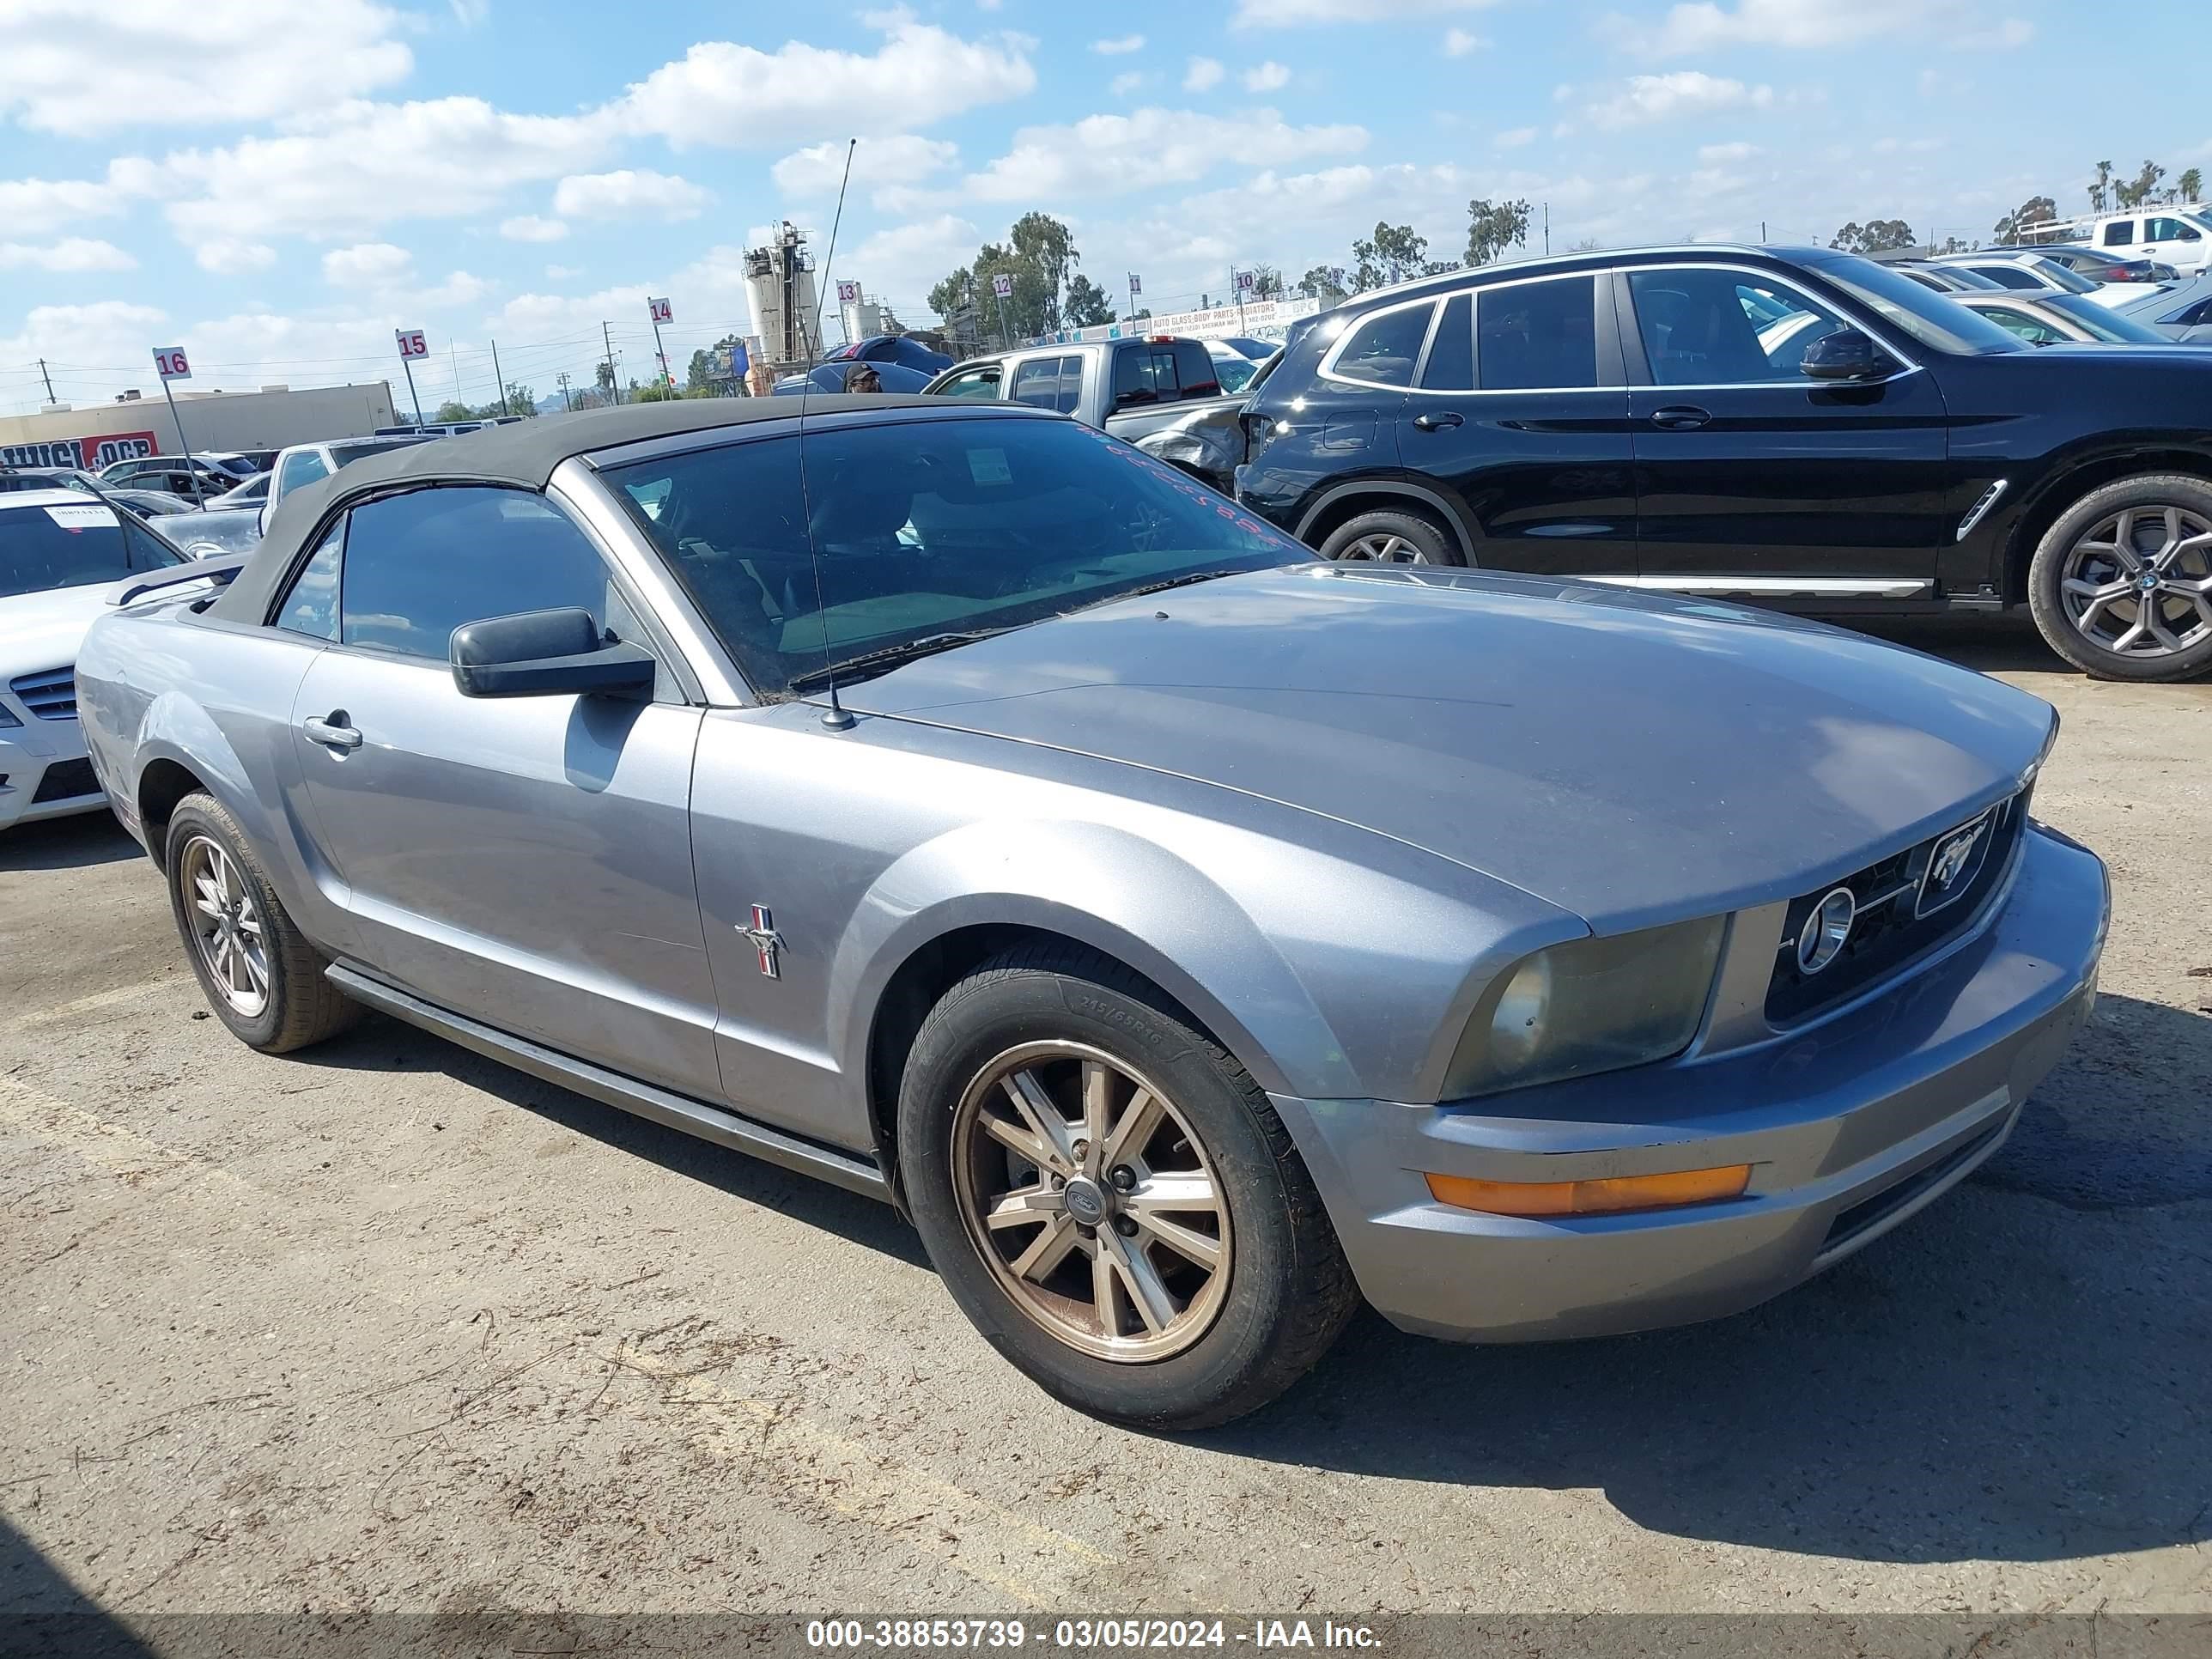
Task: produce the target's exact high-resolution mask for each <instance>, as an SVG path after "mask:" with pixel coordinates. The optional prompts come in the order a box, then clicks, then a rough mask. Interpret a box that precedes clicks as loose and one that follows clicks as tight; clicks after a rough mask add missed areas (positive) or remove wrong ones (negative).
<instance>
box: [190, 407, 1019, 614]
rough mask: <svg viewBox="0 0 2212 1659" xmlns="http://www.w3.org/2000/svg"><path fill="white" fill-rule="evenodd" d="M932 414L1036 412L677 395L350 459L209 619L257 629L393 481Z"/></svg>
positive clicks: (533, 484)
mask: <svg viewBox="0 0 2212 1659" xmlns="http://www.w3.org/2000/svg"><path fill="white" fill-rule="evenodd" d="M905 409H931V410H944V411H945V412H946V413H948V414H949V413H963V414H969V415H974V414H990V413H993V412H999V413H1006V414H1015V413H1021V414H1029V415H1035V414H1036V413H1038V412H1039V411H1037V410H1033V409H1024V408H1023V407H1021V406H1020V405H1011V406H1009V405H994V404H980V403H972V402H967V401H961V400H953V399H948V398H922V397H898V396H891V395H886V394H884V393H881V392H877V393H868V392H861V393H857V394H855V393H848V392H839V393H826V392H825V393H817V394H812V395H810V396H807V397H805V398H675V399H671V400H670V401H668V402H665V403H651V404H623V405H621V406H619V407H617V408H614V409H588V410H581V411H580V412H578V413H575V414H562V415H547V416H542V417H540V418H538V419H536V420H527V421H516V422H512V423H511V424H509V425H507V426H494V427H486V428H483V430H481V431H477V432H464V433H460V434H458V435H455V436H453V437H449V438H437V439H434V440H432V441H430V442H428V443H416V444H404V445H402V446H401V447H398V448H397V449H393V450H390V451H388V452H386V453H384V454H381V455H371V456H369V457H368V458H367V459H364V460H359V461H356V462H354V463H353V464H352V465H350V466H348V467H346V468H345V469H343V471H337V472H333V473H332V474H331V476H330V477H327V478H322V479H319V480H318V481H317V482H315V483H312V484H309V485H308V486H307V488H306V489H300V490H295V491H294V492H293V493H292V494H291V495H287V496H286V497H285V498H284V499H283V502H282V503H280V504H279V506H278V507H277V508H276V512H275V513H272V514H270V521H269V533H268V534H267V535H266V536H265V537H264V538H262V542H261V545H260V546H259V547H258V548H257V549H256V550H254V553H253V556H252V559H251V560H250V561H249V562H247V564H246V568H244V569H243V570H241V571H240V572H239V573H238V578H237V580H234V581H233V582H232V583H231V584H230V586H228V587H227V588H226V589H224V590H223V592H222V595H221V596H220V597H219V598H218V599H216V602H215V604H214V605H211V606H210V607H209V614H210V615H211V616H216V617H222V619H223V620H225V621H227V622H236V623H256V624H258V623H260V622H261V621H262V620H263V619H264V617H266V616H267V615H268V612H269V604H270V599H272V598H274V597H275V594H276V588H277V586H279V585H280V584H281V583H282V582H283V580H284V573H285V572H286V571H288V570H289V569H290V568H292V565H293V562H294V561H295V559H296V558H297V557H298V556H299V552H300V549H301V544H303V543H304V542H305V541H306V540H307V538H308V537H310V536H312V535H313V534H314V532H315V529H316V526H319V525H320V524H321V523H323V522H324V520H326V519H327V518H328V517H329V516H330V513H331V508H332V507H335V506H337V505H339V504H341V503H343V502H344V501H349V500H350V499H352V498H353V497H355V496H357V495H374V494H376V493H378V492H379V491H381V490H385V489H390V488H391V487H392V486H393V485H394V484H398V485H402V486H404V485H407V484H411V483H486V484H505V485H509V486H513V487H517V488H520V489H544V488H545V484H546V482H547V480H549V479H550V478H551V477H552V476H553V474H554V472H555V471H556V470H557V469H558V468H559V466H560V465H561V463H562V462H563V461H566V460H568V459H573V458H574V457H575V456H578V455H586V454H590V453H593V452H595V451H598V450H603V449H609V448H612V447H616V446H617V445H621V444H631V443H642V442H645V441H648V440H651V439H654V438H671V437H681V436H683V435H685V434H686V433H692V432H711V431H714V430H715V429H716V428H722V427H732V428H735V427H745V426H750V425H753V424H755V423H756V422H763V421H791V422H796V421H798V420H799V417H800V416H802V415H842V414H848V413H871V412H876V411H888V410H905Z"/></svg>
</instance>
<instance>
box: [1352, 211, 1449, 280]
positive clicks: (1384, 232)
mask: <svg viewBox="0 0 2212 1659" xmlns="http://www.w3.org/2000/svg"><path fill="white" fill-rule="evenodd" d="M1352 260H1353V263H1354V264H1355V266H1356V267H1357V268H1356V269H1355V270H1353V271H1352V292H1353V293H1354V294H1364V293H1366V292H1367V291H1368V290H1369V289H1376V288H1387V287H1388V286H1389V284H1391V283H1402V282H1404V281H1406V280H1407V278H1408V277H1411V276H1424V275H1425V274H1427V272H1428V270H1429V268H1430V267H1429V239H1428V238H1427V237H1425V236H1416V235H1414V234H1413V226H1411V225H1391V224H1385V223H1383V222H1382V221H1381V220H1379V219H1378V220H1377V221H1376V223H1375V234H1373V235H1372V236H1369V237H1364V238H1362V239H1361V240H1358V241H1357V242H1354V243H1353V244H1352ZM1443 268H1444V267H1439V269H1443Z"/></svg>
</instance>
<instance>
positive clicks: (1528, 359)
mask: <svg viewBox="0 0 2212 1659" xmlns="http://www.w3.org/2000/svg"><path fill="white" fill-rule="evenodd" d="M1737 316H1738V318H1739V319H1741V317H1742V313H1741V311H1738V313H1737ZM1474 336H1475V343H1474V356H1475V373H1476V374H1479V375H1480V376H1481V380H1482V389H1483V390H1484V391H1486V392H1498V391H1532V392H1533V391H1573V390H1577V389H1580V388H1583V387H1589V386H1595V385H1596V384H1597V279H1596V278H1595V276H1559V277H1554V278H1553V279H1552V280H1550V281H1548V282H1541V283H1511V284H1510V285H1508V286H1506V287H1504V288H1492V289H1483V290H1481V292H1480V294H1479V295H1477V296H1476V299H1475V302H1474Z"/></svg>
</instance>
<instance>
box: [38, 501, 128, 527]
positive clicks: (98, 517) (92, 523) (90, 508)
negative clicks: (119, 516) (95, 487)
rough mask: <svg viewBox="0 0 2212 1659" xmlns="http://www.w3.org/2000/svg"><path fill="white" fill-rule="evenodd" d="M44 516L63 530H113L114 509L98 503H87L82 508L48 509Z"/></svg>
mask: <svg viewBox="0 0 2212 1659" xmlns="http://www.w3.org/2000/svg"><path fill="white" fill-rule="evenodd" d="M46 516H47V517H48V518H50V519H52V520H53V521H54V522H55V523H56V524H58V525H59V526H61V527H62V528H63V529H64V530H101V529H106V530H112V529H114V528H115V509H114V508H112V507H102V506H101V505H100V503H99V502H98V501H87V502H86V503H85V504H84V505H83V506H82V507H48V508H47V509H46Z"/></svg>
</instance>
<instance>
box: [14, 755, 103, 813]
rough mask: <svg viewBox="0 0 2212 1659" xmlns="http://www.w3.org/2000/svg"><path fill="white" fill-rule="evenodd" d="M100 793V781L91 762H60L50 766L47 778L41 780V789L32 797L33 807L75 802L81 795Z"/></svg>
mask: <svg viewBox="0 0 2212 1659" xmlns="http://www.w3.org/2000/svg"><path fill="white" fill-rule="evenodd" d="M98 793H100V780H99V779H98V778H97V777H95V776H94V775H93V770H92V763H91V762H90V761H88V760H65V761H58V762H56V763H54V764H53V765H52V766H49V767H48V768H47V769H46V776H44V777H42V778H40V780H39V787H38V788H37V789H36V790H35V791H34V792H33V793H32V796H31V805H33V806H36V805H40V803H41V802H43V801H50V800H74V799H76V797H78V796H79V795H96V794H98Z"/></svg>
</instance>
